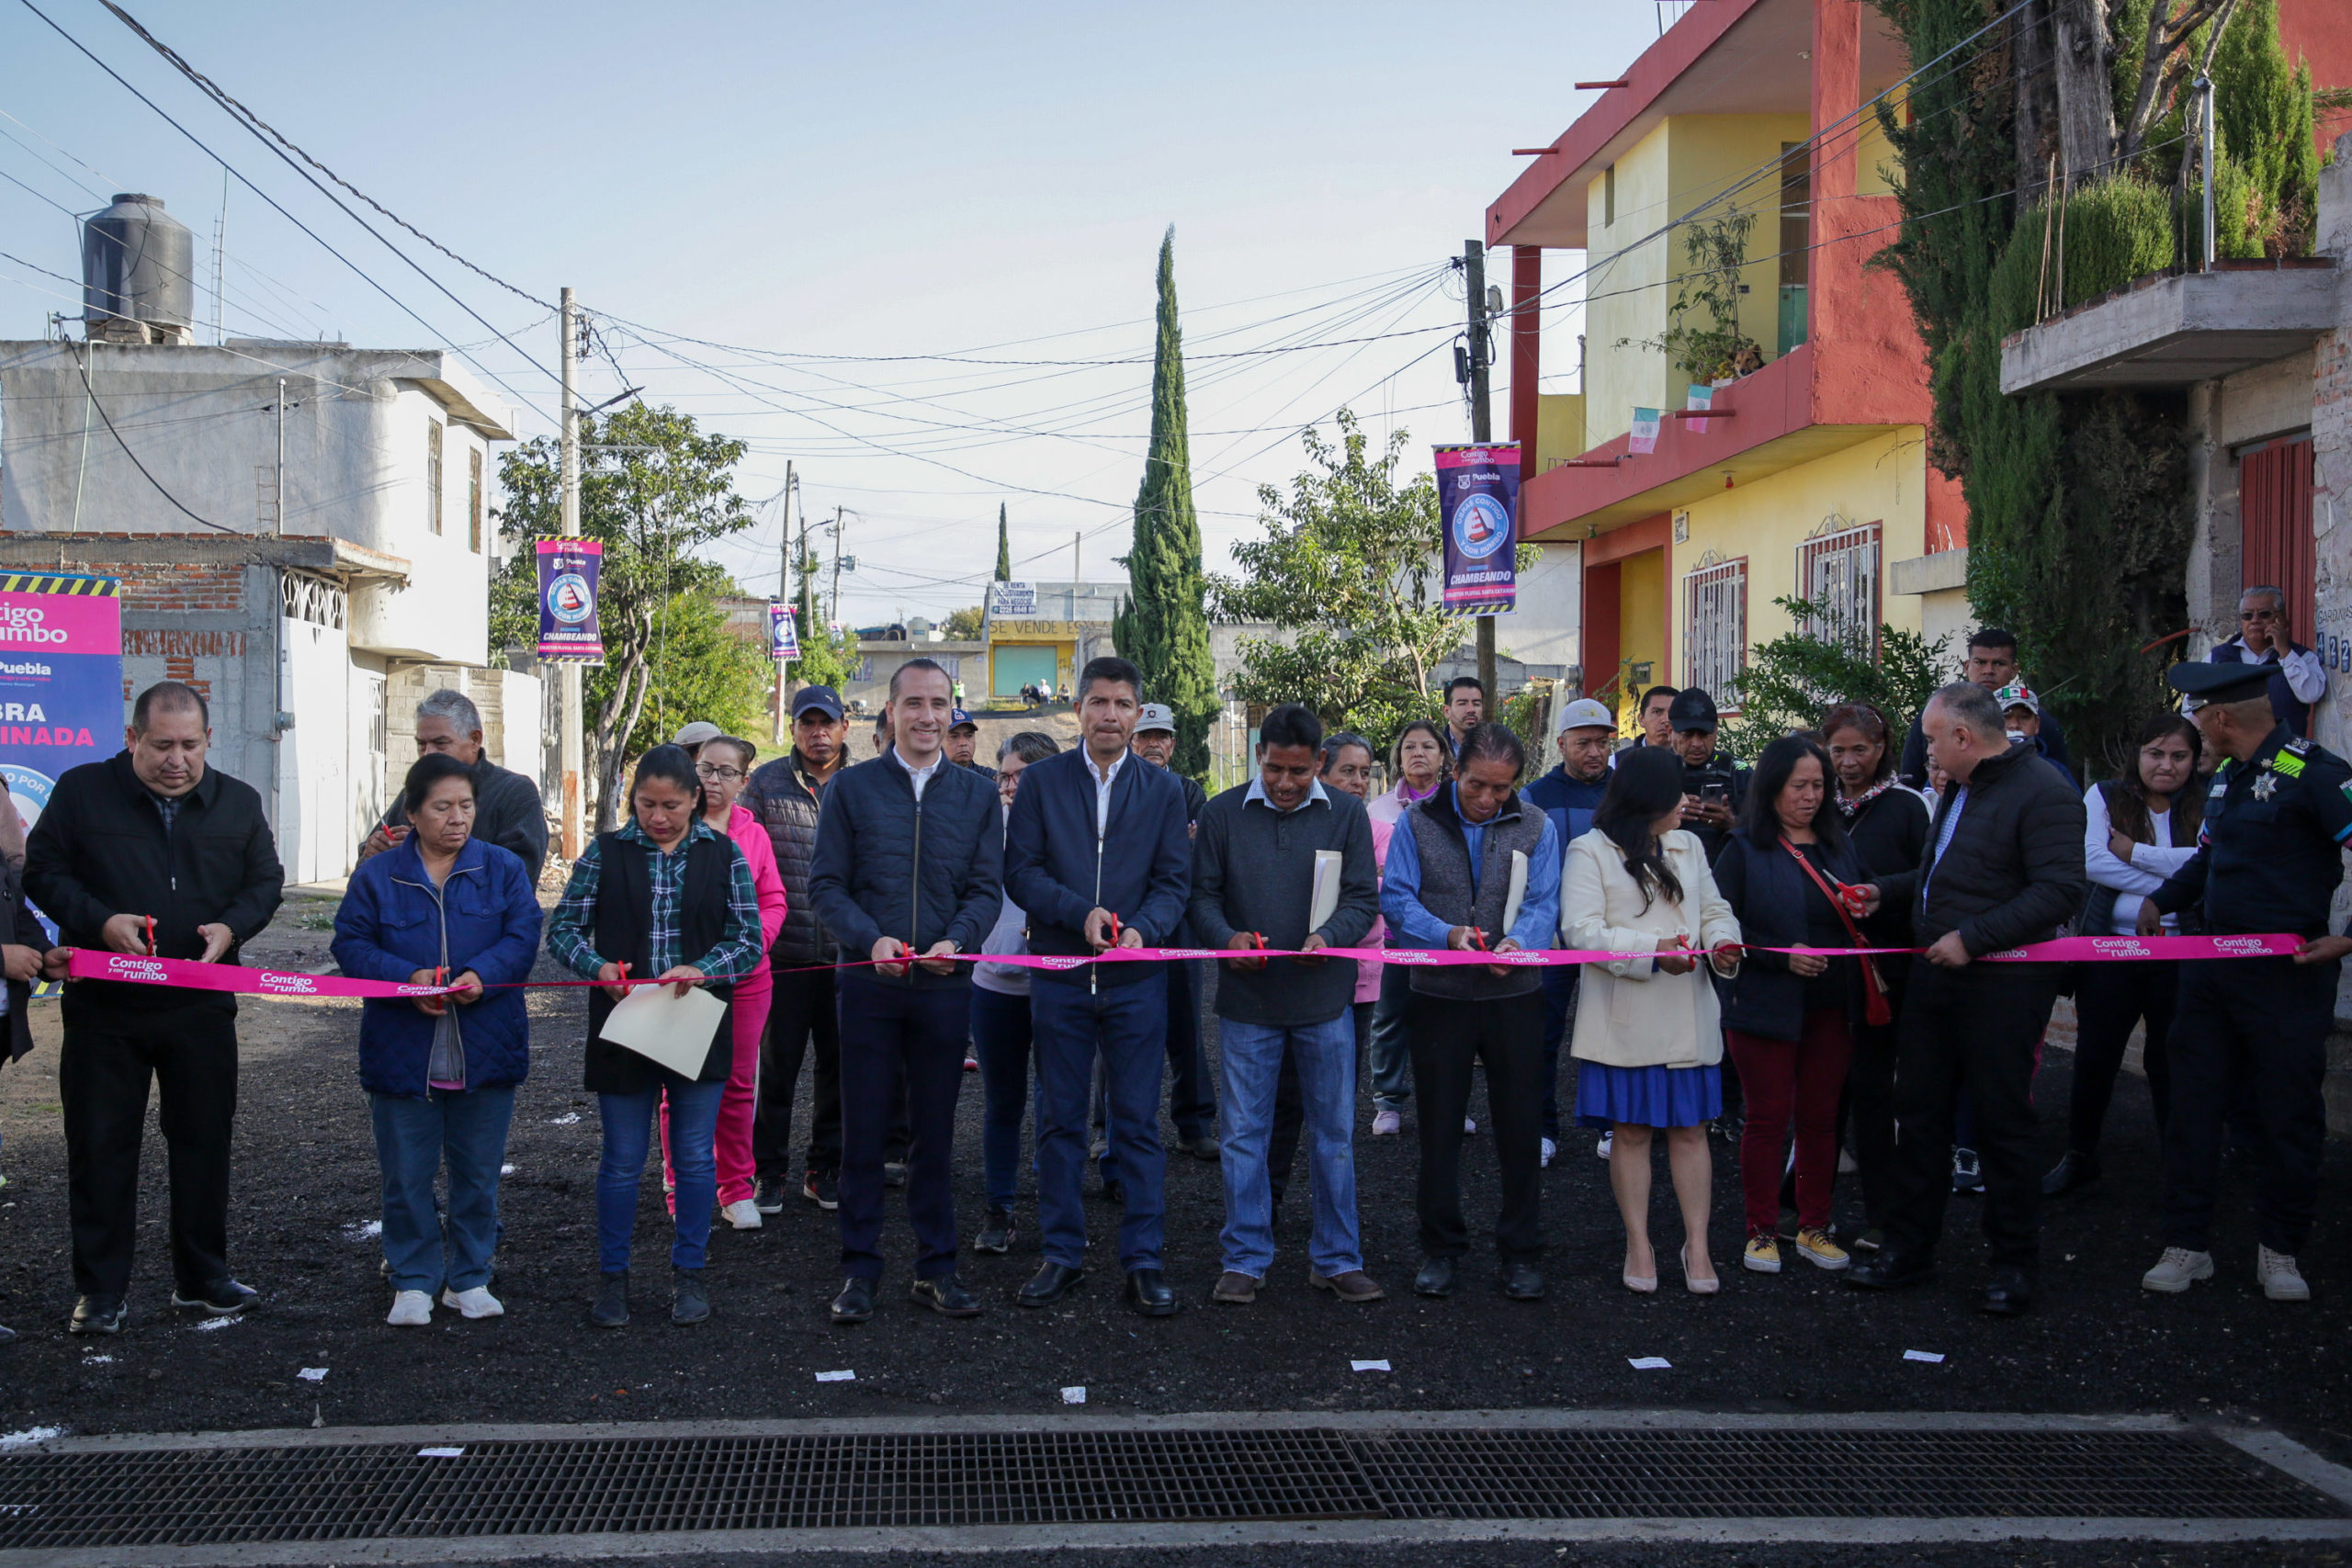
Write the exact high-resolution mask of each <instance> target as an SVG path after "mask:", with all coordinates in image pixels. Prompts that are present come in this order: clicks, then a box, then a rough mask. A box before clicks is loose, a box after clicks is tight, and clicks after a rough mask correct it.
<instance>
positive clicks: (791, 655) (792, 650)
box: [768, 599, 800, 664]
mask: <svg viewBox="0 0 2352 1568" xmlns="http://www.w3.org/2000/svg"><path fill="white" fill-rule="evenodd" d="M768 657H769V658H770V659H773V660H775V661H776V662H777V663H778V664H789V663H790V662H791V661H792V660H796V659H797V658H799V657H800V632H799V626H798V623H797V621H795V620H794V619H793V607H792V606H791V605H789V604H778V603H776V601H775V600H773V599H771V600H769V601H768Z"/></svg>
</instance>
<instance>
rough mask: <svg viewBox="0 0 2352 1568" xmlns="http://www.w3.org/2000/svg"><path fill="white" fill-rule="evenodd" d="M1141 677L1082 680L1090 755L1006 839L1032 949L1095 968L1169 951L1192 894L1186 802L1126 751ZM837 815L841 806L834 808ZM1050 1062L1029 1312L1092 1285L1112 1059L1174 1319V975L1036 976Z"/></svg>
mask: <svg viewBox="0 0 2352 1568" xmlns="http://www.w3.org/2000/svg"><path fill="white" fill-rule="evenodd" d="M1142 688H1143V676H1142V675H1141V673H1140V672H1138V671H1136V667H1135V666H1134V665H1132V664H1130V663H1128V662H1127V661H1126V660H1124V659H1096V660H1090V661H1089V662H1088V664H1087V666H1086V668H1085V670H1084V671H1082V672H1081V673H1080V676H1079V682H1078V689H1079V714H1078V716H1079V729H1080V734H1081V736H1082V737H1083V743H1082V744H1081V745H1080V746H1079V747H1077V748H1076V749H1074V750H1069V751H1065V752H1063V753H1062V754H1061V755H1059V756H1057V757H1048V758H1046V760H1045V761H1042V762H1034V763H1032V764H1030V767H1029V771H1028V773H1027V775H1026V776H1025V777H1023V780H1022V781H1021V791H1020V793H1019V794H1018V795H1014V796H1013V800H1012V817H1011V819H1010V820H1009V821H1008V823H1007V825H1006V829H1005V845H1004V865H1005V891H1006V894H1007V895H1008V896H1009V897H1011V898H1012V901H1013V902H1014V903H1016V904H1018V905H1020V906H1021V908H1023V909H1024V910H1026V911H1027V913H1028V916H1029V951H1030V952H1032V953H1040V954H1046V955H1049V956H1050V955H1057V954H1059V955H1069V956H1084V957H1092V956H1094V955H1095V954H1098V953H1106V952H1108V951H1110V950H1111V949H1113V948H1136V947H1151V946H1158V945H1161V944H1164V943H1166V942H1169V941H1170V940H1171V939H1172V938H1173V937H1174V935H1175V933H1176V932H1177V931H1178V930H1179V929H1180V928H1181V926H1182V921H1183V919H1184V908H1185V902H1186V900H1187V898H1188V897H1190V895H1191V891H1192V844H1191V840H1190V838H1189V836H1188V835H1187V833H1186V831H1185V822H1184V792H1183V791H1182V788H1180V787H1179V786H1178V784H1177V783H1176V779H1175V776H1174V775H1173V774H1171V773H1168V772H1166V771H1165V770H1163V769H1159V768H1155V767H1153V766H1152V765H1151V764H1149V763H1148V762H1145V761H1140V760H1139V759H1137V758H1136V756H1135V755H1134V754H1133V753H1132V752H1130V751H1129V750H1128V749H1127V742H1128V740H1129V739H1130V738H1131V737H1132V736H1133V734H1134V732H1135V728H1136V718H1137V716H1138V713H1139V711H1140V703H1139V701H1138V695H1137V694H1139V693H1140V692H1141V690H1142ZM826 809H827V810H829V811H830V810H831V801H830V800H829V801H828V802H827V803H826ZM1029 1005H1030V1010H1031V1013H1032V1015H1033V1020H1034V1026H1035V1032H1036V1053H1037V1225H1038V1229H1039V1230H1040V1231H1041V1232H1042V1233H1043V1235H1044V1240H1045V1252H1046V1262H1045V1267H1043V1268H1042V1269H1038V1270H1037V1273H1036V1276H1035V1278H1034V1279H1032V1280H1030V1281H1029V1282H1028V1283H1027V1284H1026V1285H1023V1287H1022V1288H1021V1294H1020V1297H1019V1300H1020V1303H1021V1304H1022V1305H1023V1306H1044V1305H1045V1304H1046V1303H1048V1302H1053V1301H1057V1300H1059V1299H1060V1298H1061V1297H1062V1296H1064V1295H1065V1294H1067V1293H1068V1292H1069V1290H1070V1288H1071V1287H1072V1286H1074V1285H1076V1284H1077V1283H1078V1281H1079V1280H1080V1279H1082V1278H1083V1277H1084V1274H1085V1259H1086V1213H1085V1203H1084V1200H1083V1198H1082V1196H1081V1186H1082V1182H1083V1172H1084V1169H1085V1166H1086V1099H1087V1088H1088V1081H1089V1077H1090V1075H1091V1072H1092V1070H1093V1066H1094V1057H1095V1054H1096V1052H1097V1051H1098V1050H1099V1051H1100V1052H1101V1054H1102V1055H1103V1060H1104V1062H1105V1063H1106V1064H1107V1065H1108V1069H1109V1090H1110V1100H1111V1128H1110V1131H1111V1148H1112V1158H1113V1159H1114V1161H1115V1162H1116V1163H1117V1167H1118V1171H1119V1176H1120V1179H1121V1182H1122V1184H1123V1185H1124V1186H1125V1189H1126V1218H1125V1222H1124V1223H1123V1224H1121V1225H1120V1226H1119V1263H1120V1267H1121V1268H1123V1269H1125V1271H1126V1275H1127V1300H1128V1301H1129V1303H1131V1304H1133V1305H1134V1306H1135V1307H1136V1310H1137V1311H1139V1312H1141V1313H1143V1314H1146V1315H1147V1316H1151V1317H1165V1316H1167V1315H1168V1314H1170V1313H1173V1312H1174V1311H1175V1310H1176V1293H1175V1292H1174V1291H1172V1290H1171V1289H1170V1288H1169V1285H1168V1283H1167V1281H1166V1280H1163V1279H1161V1277H1160V1271H1159V1247H1160V1241H1161V1238H1162V1235H1163V1232H1164V1229H1165V1220H1166V1214H1165V1208H1164V1202H1163V1196H1162V1185H1163V1182H1164V1180H1165V1179H1166V1176H1167V1171H1168V1158H1167V1155H1166V1153H1165V1151H1163V1150H1162V1149H1161V1147H1160V1145H1159V1077H1160V1064H1161V1062H1162V1061H1163V1060H1164V1059H1165V1057H1166V1055H1167V1039H1168V981H1167V975H1166V966H1165V965H1164V964H1142V963H1133V962H1128V963H1121V962H1116V961H1111V962H1104V963H1096V964H1079V965H1075V966H1073V967H1071V968H1069V969H1066V970H1051V969H1043V970H1040V971H1038V973H1037V976H1036V984H1035V986H1034V987H1032V988H1031V990H1030V994H1029Z"/></svg>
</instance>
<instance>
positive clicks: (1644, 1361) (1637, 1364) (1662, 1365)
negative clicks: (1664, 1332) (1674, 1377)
mask: <svg viewBox="0 0 2352 1568" xmlns="http://www.w3.org/2000/svg"><path fill="white" fill-rule="evenodd" d="M1625 1361H1626V1364H1627V1365H1629V1366H1631V1367H1632V1368H1633V1369H1634V1371H1637V1372H1662V1371H1668V1370H1670V1369H1671V1368H1672V1367H1673V1365H1674V1363H1673V1362H1671V1361H1669V1360H1668V1359H1666V1358H1665V1357H1664V1356H1628V1357H1626V1358H1625Z"/></svg>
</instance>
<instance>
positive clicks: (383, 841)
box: [359, 686, 548, 886]
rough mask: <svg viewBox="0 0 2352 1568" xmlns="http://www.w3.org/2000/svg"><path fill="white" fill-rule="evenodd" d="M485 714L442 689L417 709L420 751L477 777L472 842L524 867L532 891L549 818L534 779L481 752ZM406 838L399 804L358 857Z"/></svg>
mask: <svg viewBox="0 0 2352 1568" xmlns="http://www.w3.org/2000/svg"><path fill="white" fill-rule="evenodd" d="M481 737H482V730H481V709H480V708H478V707H476V706H474V704H473V699H472V698H470V697H469V696H467V695H466V694H464V693H463V692H457V691H451V690H450V689H449V688H448V687H447V686H444V687H443V688H441V690H439V691H437V692H435V693H433V694H431V695H430V696H428V697H426V698H425V699H424V701H423V702H421V703H419V704H417V705H416V752H417V755H418V756H420V757H423V756H429V755H431V754H433V753H435V752H439V753H441V754H442V755H444V756H448V757H454V758H456V759H457V760H458V761H460V762H463V763H464V764H465V765H466V766H467V767H468V768H469V769H471V770H472V772H473V775H474V835H473V836H474V837H475V838H477V839H479V840H481V841H482V842H484V843H487V844H495V845H497V846H498V847H499V848H500V849H502V850H505V851H507V852H510V853H511V854H513V855H514V856H515V858H516V859H517V860H519V861H521V862H522V863H523V869H524V870H525V871H526V872H527V873H529V874H530V877H531V884H532V886H537V885H538V880H539V869H540V867H542V866H543V865H545V864H546V863H547V858H548V814H547V807H546V806H545V805H544V804H543V803H542V802H541V801H540V799H539V786H538V785H537V784H534V783H533V782H532V781H531V779H530V776H529V775H528V774H526V773H515V772H514V771H512V770H511V769H507V768H502V767H500V766H499V765H498V764H497V763H495V762H493V761H491V760H490V758H489V757H488V755H486V754H485V753H484V752H483V750H482V740H481ZM407 837H408V813H407V812H406V811H405V810H403V809H402V808H401V803H400V802H399V801H398V800H395V801H393V802H392V804H391V808H390V810H388V811H386V812H385V813H384V816H383V819H382V820H381V821H379V822H378V823H377V824H376V829H375V831H373V832H371V833H369V834H368V837H367V838H366V839H365V840H362V841H361V842H360V845H359V858H360V859H361V860H363V861H364V860H368V859H369V858H371V857H373V856H376V855H379V854H382V853H383V852H385V851H386V850H389V849H390V848H391V847H392V846H393V845H394V844H397V843H399V842H400V841H401V840H403V839H405V838H407Z"/></svg>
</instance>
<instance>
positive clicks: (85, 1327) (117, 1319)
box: [65, 1296, 130, 1334]
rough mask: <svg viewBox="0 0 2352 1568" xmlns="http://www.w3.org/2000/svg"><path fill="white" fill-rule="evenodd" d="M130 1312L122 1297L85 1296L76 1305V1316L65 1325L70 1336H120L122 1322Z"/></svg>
mask: <svg viewBox="0 0 2352 1568" xmlns="http://www.w3.org/2000/svg"><path fill="white" fill-rule="evenodd" d="M129 1312H130V1306H129V1304H128V1303H125V1302H124V1301H123V1299H122V1298H121V1297H120V1296H84V1297H82V1298H81V1299H80V1300H79V1301H77V1302H75V1303H74V1316H73V1317H72V1319H71V1320H69V1321H68V1322H67V1323H66V1325H65V1331H66V1332H67V1333H68V1334H119V1333H121V1332H122V1320H123V1317H124V1315H125V1314H127V1313H129Z"/></svg>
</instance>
